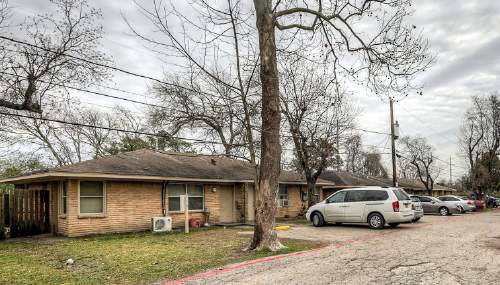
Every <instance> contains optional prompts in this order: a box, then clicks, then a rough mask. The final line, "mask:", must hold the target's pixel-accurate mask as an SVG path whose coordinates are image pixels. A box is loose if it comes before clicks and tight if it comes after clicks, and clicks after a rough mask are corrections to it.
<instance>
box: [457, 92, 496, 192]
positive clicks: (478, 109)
mask: <svg viewBox="0 0 500 285" xmlns="http://www.w3.org/2000/svg"><path fill="white" fill-rule="evenodd" d="M460 147H461V151H462V154H464V156H465V157H466V158H467V162H468V165H469V170H470V173H469V178H470V179H471V184H472V185H471V186H472V188H473V190H474V191H479V192H486V191H487V190H488V188H491V187H495V186H494V185H495V184H496V183H498V181H500V173H499V169H498V168H500V167H499V166H498V155H499V150H500V100H499V98H498V94H497V93H494V94H492V95H490V96H489V97H478V96H474V97H472V106H471V107H470V108H469V109H468V110H467V112H466V113H465V116H464V119H463V122H462V126H461V128H460Z"/></svg>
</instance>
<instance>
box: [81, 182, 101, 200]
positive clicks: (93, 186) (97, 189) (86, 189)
mask: <svg viewBox="0 0 500 285" xmlns="http://www.w3.org/2000/svg"><path fill="white" fill-rule="evenodd" d="M102 189H103V187H102V182H101V181H81V182H80V196H100V197H102V196H103V190H102Z"/></svg>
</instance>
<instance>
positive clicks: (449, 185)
mask: <svg viewBox="0 0 500 285" xmlns="http://www.w3.org/2000/svg"><path fill="white" fill-rule="evenodd" d="M451 183H452V175H451V155H450V182H449V184H448V187H451Z"/></svg>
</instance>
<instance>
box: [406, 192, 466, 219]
mask: <svg viewBox="0 0 500 285" xmlns="http://www.w3.org/2000/svg"><path fill="white" fill-rule="evenodd" d="M412 197H418V199H419V200H420V202H421V203H422V208H423V209H424V214H440V215H441V216H448V215H451V214H456V213H460V211H459V210H458V209H457V207H456V206H455V205H449V204H445V203H444V202H443V201H441V200H439V199H436V198H434V197H430V196H416V195H414V196H412Z"/></svg>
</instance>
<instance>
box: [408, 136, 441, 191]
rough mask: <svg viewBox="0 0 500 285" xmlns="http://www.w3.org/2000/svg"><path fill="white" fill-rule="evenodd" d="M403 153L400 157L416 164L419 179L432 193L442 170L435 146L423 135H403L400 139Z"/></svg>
mask: <svg viewBox="0 0 500 285" xmlns="http://www.w3.org/2000/svg"><path fill="white" fill-rule="evenodd" d="M400 142H401V149H400V150H399V151H400V152H401V153H402V155H401V157H400V158H399V159H407V160H408V161H409V162H410V163H411V165H413V166H414V168H415V171H416V174H417V177H418V179H419V180H420V181H421V182H422V183H423V184H424V186H425V189H426V190H427V191H428V194H429V195H432V189H434V182H435V181H436V179H437V178H438V177H439V174H440V172H441V169H440V167H439V166H438V164H437V161H436V157H435V155H434V154H433V147H432V146H431V145H430V144H429V143H428V142H427V140H426V139H425V138H423V137H419V136H417V137H409V136H406V137H402V138H401V139H400Z"/></svg>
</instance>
